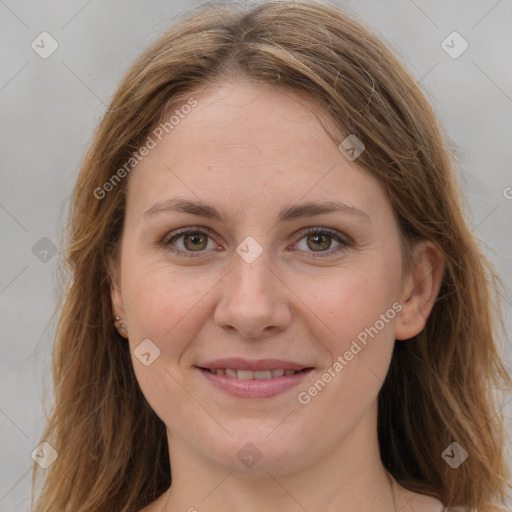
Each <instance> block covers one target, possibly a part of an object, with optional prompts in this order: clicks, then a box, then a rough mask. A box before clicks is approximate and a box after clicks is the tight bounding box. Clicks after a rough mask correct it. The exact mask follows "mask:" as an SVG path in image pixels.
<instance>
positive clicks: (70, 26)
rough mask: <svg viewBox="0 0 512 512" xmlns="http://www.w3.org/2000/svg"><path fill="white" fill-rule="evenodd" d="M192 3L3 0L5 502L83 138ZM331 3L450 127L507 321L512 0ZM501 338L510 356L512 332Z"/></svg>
mask: <svg viewBox="0 0 512 512" xmlns="http://www.w3.org/2000/svg"><path fill="white" fill-rule="evenodd" d="M199 3H200V2H196V1H152V2H144V1H142V0H138V1H134V0H128V1H127V0H102V1H99V0H89V1H40V0H37V1H36V0H31V1H17V2H16V1H15V0H0V38H1V45H0V52H1V62H2V65H1V66H0V109H1V121H0V122H1V129H2V136H1V138H0V155H1V162H2V166H1V188H0V223H1V224H0V226H1V234H2V245H1V247H2V250H1V258H2V260H1V262H2V263H1V266H0V308H1V313H0V314H1V319H0V325H1V363H0V364H1V370H0V371H1V374H0V379H1V382H0V389H1V397H0V464H1V470H0V471H1V472H0V512H12V511H28V510H29V496H30V480H31V465H32V459H31V453H32V451H33V450H34V449H35V447H36V446H37V445H38V443H39V438H40V436H41V433H42V429H43V423H44V417H45V413H46V412H47V411H48V410H49V406H50V404H51V391H52V388H51V386H52V381H51V370H50V362H51V357H50V356H51V343H52V336H53V332H54V325H55V322H54V320H52V313H53V310H54V307H55V304H56V293H57V284H58V283H57V280H56V262H57V257H55V255H54V253H55V252H57V251H59V250H62V229H63V227H64V226H65V222H66V218H65V214H66V211H67V206H68V201H69V195H70V192H71V190H72V187H73V183H74V180H75V178H76V175H77V172H78V169H79V166H80V163H81V161H82V159H83V156H84V153H85V150H86V148H87V146H88V144H89V142H90V140H91V136H92V133H93V131H94V129H95V127H96V126H97V123H98V122H99V120H100V118H101V116H102V113H103V112H104V110H105V107H106V105H107V104H108V101H109V99H110V98H111V96H112V94H113V92H114V90H115V88H116V86H117V84H118V82H119V80H120V78H121V76H122V75H123V73H124V72H125V71H126V69H127V67H128V66H129V65H130V63H131V62H132V61H133V60H134V58H135V57H136V56H137V55H138V54H139V53H140V52H141V51H142V50H143V49H144V48H145V47H146V46H148V44H149V43H150V42H152V41H153V40H154V39H155V38H157V37H158V36H159V35H161V34H162V33H163V32H164V31H165V30H166V29H167V28H168V27H169V26H170V25H172V24H173V22H174V21H175V19H176V16H177V15H179V14H180V13H182V12H183V11H186V10H188V9H189V8H191V7H194V6H196V5H199ZM333 3H335V2H333ZM337 3H338V4H339V5H340V6H342V7H344V8H345V9H346V10H347V11H348V12H351V13H355V14H356V15H357V16H358V18H359V19H360V20H362V21H363V22H364V23H366V24H368V25H370V26H371V27H372V28H373V29H374V30H375V32H376V33H377V34H378V35H380V36H381V37H382V38H383V39H384V40H385V41H387V43H388V44H389V45H390V46H391V48H392V49H393V50H394V51H395V53H397V54H398V56H399V57H400V58H401V59H402V60H403V61H404V62H405V63H406V65H407V67H408V68H409V69H410V71H411V73H412V74H413V76H414V77H415V78H416V79H417V81H418V82H420V84H421V86H422V88H423V90H424V92H425V94H426V95H427V97H428V99H429V100H430V102H431V103H432V105H433V107H434V109H435V112H436V114H437V115H438V118H439V120H440V122H441V123H442V124H443V125H444V127H445V128H446V130H447V131H448V133H449V135H450V140H449V145H450V147H452V148H455V150H456V152H457V157H458V161H459V164H458V173H459V179H460V182H461V185H462V187H463V189H464V191H465V192H466V194H467V202H466V206H467V215H468V218H469V220H470V223H471V225H472V229H473V231H474V233H475V234H476V236H477V237H478V238H479V239H480V240H481V242H482V244H483V245H484V247H485V252H486V254H487V255H488V256H489V258H490V259H491V261H492V262H493V263H494V264H495V266H496V269H497V270H498V272H499V274H500V275H501V277H502V279H503V282H504V285H505V291H504V294H503V295H504V302H503V312H504V314H505V321H506V328H507V330H508V332H509V333H510V332H512V326H511V322H512V314H511V307H512V293H511V290H512V272H511V254H512V250H511V249H512V188H509V187H512V173H511V172H510V162H511V155H512V140H511V137H510V135H511V126H512V66H511V65H510V63H511V62H512V27H511V21H512V2H511V1H510V0H508V1H507V0H478V1H476V0H473V1H468V0H450V1H446V0H434V1H433V0H430V1H425V0H414V1H413V0H393V1H379V0H362V1H344V2H342V1H339V2H337ZM454 31H455V32H457V33H458V35H455V36H454V35H453V34H452V33H453V32H454ZM43 32H46V33H47V34H48V35H47V34H44V35H41V33H43ZM448 36H450V38H448V39H447V37H448ZM41 38H44V41H45V43H44V44H42V43H41V42H40V41H41ZM454 38H455V39H454ZM446 39H447V41H448V43H446V42H445V43H443V41H445V40H446ZM451 41H453V43H452V42H451ZM38 44H39V47H38ZM447 44H448V45H449V46H448V48H447V47H446V45H447ZM466 44H467V45H468V47H467V49H466V50H465V51H464V52H463V53H462V54H461V55H456V54H457V53H459V52H460V51H461V49H463V48H464V47H465V45H466ZM52 45H53V46H52ZM56 45H58V47H56V49H55V51H54V52H53V53H52V54H51V55H45V53H44V52H50V51H51V50H52V49H53V47H55V46H56ZM443 45H444V46H443ZM43 47H44V48H43ZM449 47H452V48H451V49H449ZM445 50H448V52H447V51H445ZM449 53H451V55H450V54H449ZM43 57H45V58H43ZM500 346H501V350H502V353H503V357H504V358H505V360H506V364H507V366H508V367H509V368H510V364H509V363H510V359H511V348H510V343H509V342H508V341H507V340H506V339H501V340H500ZM509 400H510V397H508V398H507V399H506V400H504V401H503V410H504V412H505V414H506V416H507V424H508V427H509V433H510V430H511V429H510V427H511V425H512V422H511V421H510V416H511V411H512V405H511V404H512V402H510V401H509ZM508 446H509V447H510V444H509V445H508ZM77 462H78V461H77Z"/></svg>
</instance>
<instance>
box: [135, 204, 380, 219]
mask: <svg viewBox="0 0 512 512" xmlns="http://www.w3.org/2000/svg"><path fill="white" fill-rule="evenodd" d="M162 212H167V213H169V212H179V213H189V214H192V215H197V216H198V217H205V218H208V219H216V220H219V221H221V222H223V223H226V221H227V218H228V215H227V214H226V213H225V212H224V211H223V210H218V209H217V208H215V207H214V206H212V205H209V204H207V203H204V202H202V201H190V200H188V199H179V198H174V199H169V200H167V201H161V202H159V203H156V204H154V205H153V206H152V207H151V208H150V209H149V210H147V211H146V212H145V213H144V217H146V216H151V215H155V214H157V213H162ZM334 212H340V213H344V214H347V215H351V216H354V217H358V218H359V219H361V220H364V221H366V222H368V221H370V220H371V219H370V216H369V215H368V214H366V213H365V212H363V211H362V210H359V209H358V208H356V207H355V206H351V205H349V204H346V203H341V202H339V201H325V202H321V203H313V202H306V203H301V204H295V205H288V206H285V207H284V208H283V209H282V210H281V211H280V213H279V215H278V217H277V222H278V223H279V222H287V221H291V220H294V219H302V218H305V217H313V216H315V215H322V214H325V213H334Z"/></svg>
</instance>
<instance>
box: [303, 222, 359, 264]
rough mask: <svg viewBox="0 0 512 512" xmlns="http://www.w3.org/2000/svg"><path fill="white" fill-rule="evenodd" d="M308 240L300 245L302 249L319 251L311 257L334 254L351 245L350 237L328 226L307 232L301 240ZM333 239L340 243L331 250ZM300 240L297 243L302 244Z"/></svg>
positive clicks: (310, 251) (312, 251)
mask: <svg viewBox="0 0 512 512" xmlns="http://www.w3.org/2000/svg"><path fill="white" fill-rule="evenodd" d="M302 240H306V243H305V244H304V245H305V247H304V245H303V247H302V248H300V247H299V249H300V250H301V251H304V252H306V253H308V252H309V253H317V254H314V255H313V256H308V257H310V258H322V257H324V256H332V255H333V254H335V253H338V252H340V251H343V250H344V249H346V248H347V247H350V246H351V240H350V239H349V238H348V237H345V236H344V235H342V234H341V233H339V232H338V231H335V230H330V229H327V228H323V229H320V228H313V229H310V230H309V231H307V232H306V234H305V236H303V237H302V238H301V239H300V241H302ZM333 240H334V241H335V242H336V243H337V244H338V245H337V246H336V247H334V249H332V250H330V249H331V247H332V242H333ZM300 241H299V242H298V243H297V244H296V245H297V246H298V245H300Z"/></svg>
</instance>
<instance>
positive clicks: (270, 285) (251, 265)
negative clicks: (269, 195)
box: [215, 237, 290, 337]
mask: <svg viewBox="0 0 512 512" xmlns="http://www.w3.org/2000/svg"><path fill="white" fill-rule="evenodd" d="M251 238H252V237H248V239H244V241H243V242H242V243H240V244H239V246H238V247H237V249H236V254H234V255H233V259H232V261H231V263H230V265H231V272H230V273H229V280H228V281H227V282H226V283H225V285H224V287H223V290H222V297H221V299H220V302H219V303H218V305H217V309H216V313H215V320H216V323H217V324H218V325H219V326H221V327H224V328H230V329H233V328H235V329H236V330H238V331H239V333H241V334H242V335H243V336H246V337H258V336H261V335H262V334H263V331H266V332H267V331H270V330H271V331H274V330H275V329H276V328H284V327H285V325H286V324H287V322H289V320H290V315H289V310H288V306H287V304H286V302H285V295H284V294H283V293H282V289H281V286H282V283H280V281H279V279H277V277H276V275H274V274H276V273H277V272H276V270H273V266H274V265H273V261H272V257H271V251H270V250H269V249H267V248H264V247H263V245H261V244H260V243H258V242H257V241H256V240H255V239H254V238H252V239H251ZM262 238H263V237H262Z"/></svg>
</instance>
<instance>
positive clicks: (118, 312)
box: [107, 255, 126, 337]
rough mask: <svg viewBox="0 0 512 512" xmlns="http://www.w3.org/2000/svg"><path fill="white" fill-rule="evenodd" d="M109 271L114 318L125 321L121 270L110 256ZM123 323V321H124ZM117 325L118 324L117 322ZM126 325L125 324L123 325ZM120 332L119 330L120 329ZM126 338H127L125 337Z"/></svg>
mask: <svg viewBox="0 0 512 512" xmlns="http://www.w3.org/2000/svg"><path fill="white" fill-rule="evenodd" d="M107 259H108V271H109V277H110V300H111V304H112V313H113V315H114V316H118V317H120V318H121V319H124V317H125V312H124V303H123V294H122V293H121V285H120V283H121V279H120V275H119V268H118V264H117V263H116V261H114V258H112V256H110V255H109V256H108V257H107ZM122 321H123V320H122ZM116 324H117V322H116ZM123 325H124V324H123ZM118 330H119V329H118ZM120 334H121V336H123V335H124V334H123V332H121V330H120ZM125 337H126V336H125Z"/></svg>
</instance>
